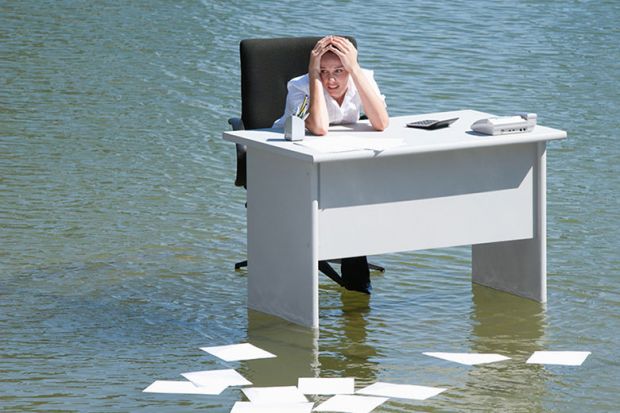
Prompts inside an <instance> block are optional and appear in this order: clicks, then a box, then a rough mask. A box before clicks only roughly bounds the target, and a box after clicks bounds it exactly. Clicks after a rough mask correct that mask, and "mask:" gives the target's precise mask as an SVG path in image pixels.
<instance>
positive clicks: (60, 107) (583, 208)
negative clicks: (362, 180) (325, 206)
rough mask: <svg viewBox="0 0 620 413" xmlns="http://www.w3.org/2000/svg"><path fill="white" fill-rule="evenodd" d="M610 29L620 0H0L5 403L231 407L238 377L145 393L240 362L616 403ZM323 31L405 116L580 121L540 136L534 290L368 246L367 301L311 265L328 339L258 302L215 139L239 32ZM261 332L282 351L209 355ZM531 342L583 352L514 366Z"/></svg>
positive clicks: (511, 396)
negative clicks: (543, 250) (542, 225)
mask: <svg viewBox="0 0 620 413" xmlns="http://www.w3.org/2000/svg"><path fill="white" fill-rule="evenodd" d="M618 21H620V3H618V2H616V1H591V2H589V1H563V2H546V1H534V0H531V1H525V2H484V1H469V2H445V3H443V4H442V3H439V4H438V3H436V2H430V1H429V2H423V1H415V2H408V1H404V0H391V1H389V2H387V1H386V2H376V3H368V2H363V3H362V2H356V1H344V0H342V1H337V2H333V1H329V2H328V1H323V0H318V1H316V2H313V3H312V4H308V5H304V6H303V7H300V6H299V4H298V3H290V4H289V3H288V2H287V3H285V2H282V3H280V2H276V1H262V2H251V3H250V2H242V1H226V2H224V1H208V0H203V1H202V2H196V1H177V2H174V3H173V2H167V1H161V0H151V1H132V2H121V1H107V2H85V1H44V0H41V1H25V0H24V1H20V2H9V1H2V2H0V41H1V43H0V53H1V58H0V84H1V87H0V137H1V138H0V142H1V146H0V154H1V158H0V161H1V163H0V225H1V226H0V228H1V232H0V234H1V235H0V242H1V248H0V265H1V266H0V409H1V410H3V411H10V412H20V411H37V412H52V411H63V412H69V411H76V412H77V411H79V412H162V411H165V412H169V411H174V412H195V411H209V412H228V411H229V410H230V408H231V407H232V405H233V404H234V402H235V401H237V400H242V399H243V396H242V395H241V393H240V391H239V390H232V389H231V390H227V391H226V392H224V393H223V394H222V395H221V396H180V395H157V394H145V393H142V392H141V391H142V389H144V388H145V387H146V386H148V385H149V384H150V383H152V382H153V381H154V380H178V379H180V377H179V376H178V375H179V373H182V372H185V371H192V370H201V369H214V368H224V367H232V368H236V369H238V370H239V371H241V372H242V373H243V374H244V375H246V376H247V377H248V378H249V379H250V380H252V381H254V382H255V384H256V385H285V384H288V385H290V384H295V382H296V379H297V377H300V376H315V375H316V376H322V377H330V376H332V377H333V376H353V377H355V378H356V379H357V384H358V387H361V386H363V385H365V384H370V383H373V382H375V381H378V380H381V381H389V382H396V383H412V384H420V385H429V386H440V387H446V388H448V389H449V390H448V391H446V392H445V393H443V394H442V395H440V396H437V397H435V398H432V399H429V400H427V401H422V402H410V401H403V400H391V401H389V402H388V403H386V404H384V405H383V406H381V407H380V408H378V409H377V410H376V411H378V412H410V411H429V412H439V411H504V412H580V411H583V410H585V409H588V410H589V411H597V412H598V411H600V412H608V411H614V410H617V405H619V404H620V396H618V395H617V389H618V383H619V382H620V368H619V367H620V366H619V362H618V359H619V358H618V348H620V339H619V338H618V334H617V331H618V327H619V321H620V294H619V292H618V287H617V285H618V283H617V282H618V277H619V275H620V260H619V259H618V254H617V250H618V246H620V236H619V235H618V234H619V233H618V230H617V228H618V226H620V212H619V211H620V208H619V206H620V205H619V203H618V197H617V192H618V189H620V166H619V165H620V149H619V148H620V147H619V145H618V144H617V143H616V141H617V140H618V138H619V136H618V132H617V131H618V130H619V128H620V121H619V117H618V113H620V98H619V96H620V90H619V87H618V79H620V63H619V62H620V29H619V26H618ZM334 32H336V33H346V34H352V35H354V36H356V38H357V40H358V42H359V45H360V61H361V63H362V65H363V66H364V67H368V68H372V69H374V70H375V75H376V79H377V81H378V83H379V85H380V86H381V89H382V92H383V93H384V94H385V95H386V96H387V102H388V105H389V109H390V114H391V115H403V114H409V113H425V112H435V111H443V110H454V109H460V108H471V109H476V110H482V111H486V112H493V113H498V114H510V113H512V112H514V111H518V110H527V111H531V112H537V113H538V114H539V121H540V123H542V124H544V125H546V126H551V127H556V128H561V129H564V130H567V131H568V134H569V139H568V140H565V141H561V142H554V143H552V144H550V145H549V147H548V159H547V163H548V273H549V274H548V287H549V297H548V298H549V301H548V304H547V305H546V306H545V305H540V304H537V303H534V302H530V301H527V300H523V299H519V298H515V297H513V296H510V295H507V294H503V293H498V292H494V291H491V290H488V289H486V288H483V287H477V286H472V284H471V282H470V280H471V273H470V252H469V248H465V247H461V248H451V249H446V250H432V251H418V252H410V253H402V254H392V255H385V256H378V257H373V261H375V262H377V263H378V264H381V265H384V266H385V267H386V268H387V271H386V273H385V274H384V275H374V276H373V285H374V294H373V296H372V297H371V298H370V299H367V298H364V297H362V296H360V295H358V294H354V293H349V292H343V291H342V290H341V289H339V288H338V287H336V286H335V285H334V284H333V283H331V282H330V281H329V280H328V279H327V278H325V277H322V278H321V286H320V287H321V288H320V296H321V309H320V319H321V328H320V330H319V331H318V332H313V331H311V330H307V329H303V328H301V327H297V326H294V325H290V324H288V323H285V322H282V321H279V320H277V319H273V318H270V317H266V316H263V315H260V314H257V313H253V312H251V313H250V314H248V312H247V311H246V308H245V300H246V299H245V294H246V273H245V272H244V271H240V272H235V271H234V270H233V263H234V262H235V261H238V260H241V259H243V258H244V256H245V221H244V219H245V215H244V214H245V209H244V206H243V205H244V202H245V193H244V191H242V190H239V189H238V188H235V187H233V185H232V180H233V177H234V151H233V147H232V146H231V145H230V144H229V143H225V142H223V141H222V140H221V131H223V130H226V129H227V128H228V125H227V123H226V119H227V117H229V116H236V115H238V114H239V110H240V102H239V69H238V42H239V40H241V39H243V38H250V37H277V36H287V35H322V34H329V33H334ZM247 340H249V341H251V342H253V343H255V344H257V345H259V346H261V347H263V348H265V349H268V350H270V351H273V352H275V353H276V354H278V356H279V357H278V358H277V359H272V360H259V361H253V362H241V363H230V364H223V363H221V362H219V361H217V360H216V359H214V358H212V357H209V356H208V355H207V354H206V353H202V352H201V351H200V350H199V349H198V348H199V347H200V346H207V345H219V344H229V343H236V342H242V341H247ZM543 349H545V350H589V351H592V355H591V356H590V357H589V358H588V359H587V360H586V362H585V363H584V365H583V366H581V367H540V366H533V365H526V364H525V360H526V359H527V357H528V356H529V355H530V354H531V352H533V351H535V350H543ZM424 351H484V352H498V353H500V354H505V355H507V356H510V357H512V360H510V361H508V362H503V363H497V364H492V365H488V366H479V367H475V368H470V367H465V366H460V365H453V364H451V363H447V362H442V361H440V360H435V359H430V358H428V357H425V356H423V355H422V354H421V353H422V352H424ZM317 400H322V399H317Z"/></svg>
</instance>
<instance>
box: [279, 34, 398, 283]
mask: <svg viewBox="0 0 620 413" xmlns="http://www.w3.org/2000/svg"><path fill="white" fill-rule="evenodd" d="M287 88H288V95H287V96H286V108H285V110H284V115H283V116H282V117H281V118H280V119H278V120H277V121H276V122H275V123H274V125H273V126H274V127H284V123H285V121H286V118H287V117H289V116H291V115H293V114H294V113H298V111H299V108H300V107H301V106H302V105H303V104H304V101H306V100H307V101H309V104H308V110H307V117H306V119H305V126H306V129H308V130H309V131H310V132H311V133H313V134H314V135H325V134H327V132H328V129H329V125H330V124H341V123H355V122H357V121H358V120H359V118H360V114H361V113H364V114H365V115H366V116H367V117H368V120H369V121H370V124H371V125H372V127H373V128H374V129H375V130H378V131H382V130H384V129H385V128H387V126H388V122H389V116H388V113H387V110H386V107H385V98H384V96H383V95H381V92H380V91H379V87H378V86H377V83H376V82H375V80H374V78H373V73H372V71H370V70H365V69H362V68H361V67H360V66H359V64H358V62H357V49H355V46H353V44H352V43H351V42H350V41H349V40H348V39H346V38H344V37H339V36H327V37H324V38H322V39H321V40H319V41H318V42H317V43H316V45H315V46H314V48H313V49H312V52H310V63H309V65H308V73H307V74H305V75H303V76H299V77H296V78H294V79H291V80H290V81H289V82H288V85H287ZM319 269H321V271H322V272H324V273H325V274H327V275H328V276H329V277H330V278H332V279H333V280H334V281H336V282H338V283H339V284H340V285H342V286H344V287H345V288H347V289H348V290H354V291H360V292H363V293H366V294H370V291H371V290H372V286H371V283H370V271H369V268H368V261H367V259H366V257H351V258H343V259H342V260H341V272H342V277H340V276H339V275H338V274H337V273H336V272H335V271H334V270H333V269H332V268H331V267H330V266H329V264H327V263H326V262H319Z"/></svg>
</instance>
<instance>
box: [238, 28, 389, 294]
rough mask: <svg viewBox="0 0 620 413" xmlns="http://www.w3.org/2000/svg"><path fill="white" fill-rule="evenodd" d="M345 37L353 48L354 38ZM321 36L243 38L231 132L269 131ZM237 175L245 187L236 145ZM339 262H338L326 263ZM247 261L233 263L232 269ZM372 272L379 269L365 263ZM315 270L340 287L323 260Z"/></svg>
mask: <svg viewBox="0 0 620 413" xmlns="http://www.w3.org/2000/svg"><path fill="white" fill-rule="evenodd" d="M347 38H348V39H349V40H350V41H351V42H352V43H353V45H355V47H357V43H356V41H355V39H354V38H352V37H349V36H347ZM320 39H321V37H287V38H276V39H246V40H242V41H241V43H240V46H239V51H240V59H241V118H230V119H229V120H228V123H229V124H230V125H231V126H232V128H233V130H241V129H261V128H269V127H271V126H272V125H273V122H274V121H275V120H276V119H278V118H279V117H280V116H282V113H283V112H284V106H285V103H286V95H287V89H286V85H287V82H288V81H289V80H290V79H292V78H294V77H296V76H300V75H303V74H305V73H307V72H308V64H309V63H310V51H311V50H312V48H313V47H314V45H315V44H316V42H317V41H319V40H320ZM236 149H237V173H236V177H235V185H236V186H242V187H244V188H245V187H246V185H247V181H246V174H247V170H246V147H245V145H241V144H236ZM330 262H332V263H334V262H335V263H341V260H330ZM245 266H247V261H241V262H238V263H236V264H235V269H236V270H237V269H239V268H242V267H245ZM368 267H369V268H370V269H372V270H377V271H381V272H383V271H385V269H384V268H383V267H380V266H377V265H373V264H368ZM319 270H320V271H321V272H322V273H324V274H325V275H327V276H328V277H330V278H331V279H332V280H334V281H336V282H337V283H338V284H340V285H342V280H341V279H340V276H339V275H338V273H337V272H336V271H335V270H334V269H333V268H332V267H331V265H330V264H329V263H328V262H327V261H320V262H319Z"/></svg>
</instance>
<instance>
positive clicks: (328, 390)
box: [297, 377, 355, 395]
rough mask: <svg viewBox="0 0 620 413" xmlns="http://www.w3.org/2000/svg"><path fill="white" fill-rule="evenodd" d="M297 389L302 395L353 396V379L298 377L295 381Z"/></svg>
mask: <svg viewBox="0 0 620 413" xmlns="http://www.w3.org/2000/svg"><path fill="white" fill-rule="evenodd" d="M297 388H298V389H299V391H301V392H302V393H303V394H322V395H325V394H353V393H355V379H354V378H353V377H342V378H310V377H300V378H299V380H298V381H297Z"/></svg>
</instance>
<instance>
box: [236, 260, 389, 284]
mask: <svg viewBox="0 0 620 413" xmlns="http://www.w3.org/2000/svg"><path fill="white" fill-rule="evenodd" d="M322 262H324V263H326V264H327V266H323V269H324V270H325V271H324V270H323V269H321V263H322ZM329 263H333V264H340V263H341V261H340V260H339V259H336V260H327V261H320V262H319V270H320V271H321V272H322V273H323V274H325V275H327V276H328V277H329V278H332V277H331V276H330V275H329V274H327V273H326V271H327V272H329V273H330V274H332V275H333V274H334V273H336V270H334V269H333V268H332V266H331V265H329ZM247 266H248V260H245V261H239V262H238V263H235V270H238V269H241V268H243V267H247ZM328 267H329V268H330V269H331V271H333V273H332V272H331V271H330V270H329V269H328ZM368 268H370V270H371V271H379V272H385V268H383V267H382V266H380V265H375V264H371V263H368ZM336 275H338V273H336ZM332 280H333V278H332ZM334 281H335V280H334Z"/></svg>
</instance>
